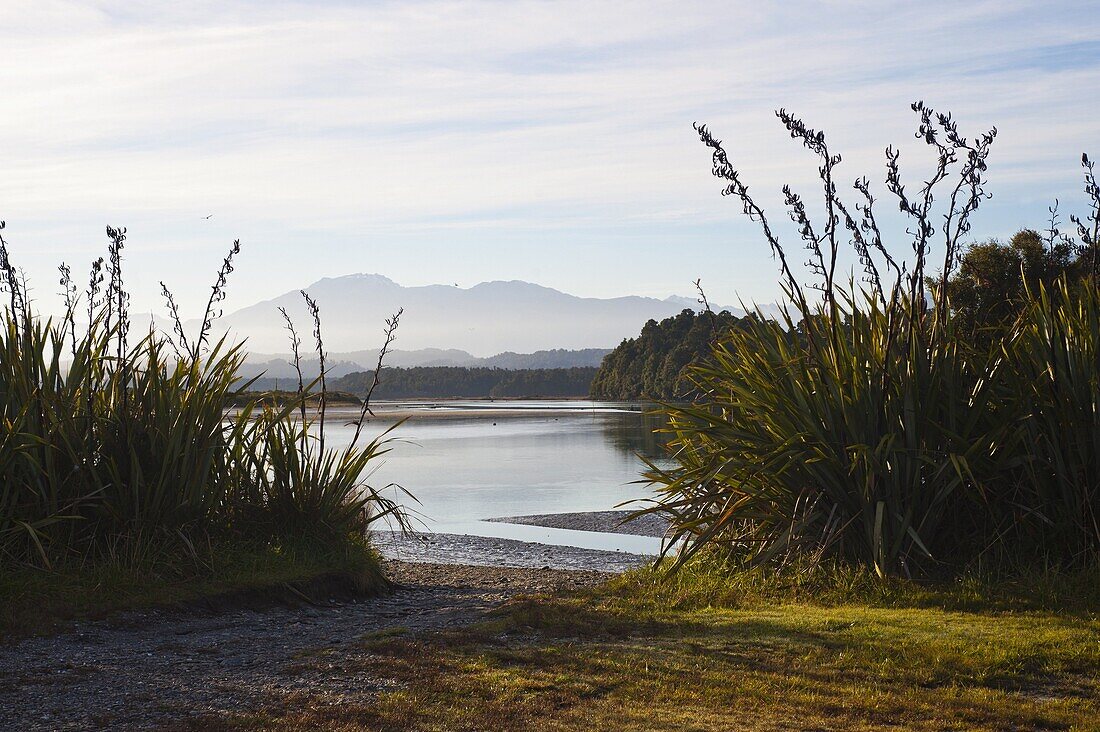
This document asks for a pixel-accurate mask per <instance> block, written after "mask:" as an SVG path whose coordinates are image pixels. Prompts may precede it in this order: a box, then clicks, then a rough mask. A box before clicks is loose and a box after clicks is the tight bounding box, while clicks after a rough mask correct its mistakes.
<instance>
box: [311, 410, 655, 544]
mask: <svg viewBox="0 0 1100 732" xmlns="http://www.w3.org/2000/svg"><path fill="white" fill-rule="evenodd" d="M539 406H540V403H537V402H535V403H520V404H518V405H514V406H511V405H510V406H509V407H506V408H505V409H501V408H500V403H493V404H489V403H487V402H482V403H466V404H465V405H458V404H454V403H451V404H447V405H445V406H435V405H423V406H421V405H410V404H403V405H399V406H397V407H390V409H391V412H390V414H389V416H388V417H387V414H386V413H385V412H382V413H380V419H378V420H375V421H372V423H371V424H370V426H369V429H368V434H370V433H372V432H373V431H375V430H378V431H380V430H381V429H382V428H383V427H384V426H385V425H386V424H387V421H388V423H390V424H392V422H393V421H394V419H395V418H397V417H399V416H408V415H410V414H411V415H412V418H411V419H409V420H408V421H407V422H405V423H404V424H402V425H400V426H399V427H398V428H397V429H396V430H395V431H394V432H393V433H392V435H393V436H394V437H396V438H397V440H398V441H397V442H396V443H394V445H393V450H392V451H391V452H390V453H389V454H388V455H386V457H385V459H384V462H382V463H381V464H380V465H379V466H378V467H377V468H376V469H375V472H374V473H373V474H372V475H371V478H370V482H371V484H372V485H376V486H381V485H386V484H387V483H391V482H392V483H398V484H400V485H401V486H403V487H404V488H406V489H407V490H409V491H410V492H412V493H413V494H414V495H415V496H416V498H417V499H418V500H419V505H414V506H412V508H414V509H415V510H416V511H417V512H418V514H419V516H420V517H421V519H422V521H423V523H424V524H425V526H426V527H427V528H428V529H429V530H431V531H436V532H440V533H459V534H470V535H475V536H497V537H501V538H515V539H521V540H526V541H541V542H544V543H553V544H563V545H568V546H586V547H588V548H598V549H615V550H619V551H634V552H639V551H647V552H650V553H651V552H656V551H657V550H658V549H659V545H660V542H659V541H658V540H656V539H648V538H639V537H623V536H622V535H615V534H599V533H595V532H577V531H569V532H566V531H561V530H555V529H542V528H538V529H537V530H536V529H535V528H533V527H521V526H514V525H511V524H492V523H486V522H485V521H484V519H487V518H492V517H499V516H518V515H528V514H543V513H566V512H574V511H603V510H610V509H613V508H615V507H616V506H618V505H620V504H622V503H624V502H626V501H631V500H636V499H644V498H647V497H649V496H650V495H651V493H650V490H649V488H648V487H647V486H644V485H640V484H639V483H638V481H639V480H640V478H641V472H642V470H644V465H643V464H642V462H641V460H639V458H638V454H641V455H645V456H646V457H649V458H660V457H662V456H663V455H664V454H665V453H664V452H663V449H662V444H663V437H662V436H660V435H654V433H653V430H654V429H656V428H658V427H660V426H661V420H660V418H659V417H656V416H653V415H646V414H643V413H642V411H641V406H640V405H636V404H635V405H622V404H614V403H582V404H581V405H578V403H575V402H574V403H564V404H563V405H556V404H553V405H550V406H548V407H547V406H543V407H542V408H539ZM436 409H445V410H446V411H447V414H446V415H441V414H439V413H438V412H437V413H436V414H437V416H423V417H421V416H419V415H422V414H424V412H426V411H428V410H436ZM418 410H423V411H422V412H418ZM352 431H353V430H352V429H351V428H349V427H347V426H345V425H343V424H341V423H340V422H339V421H336V420H334V421H333V422H330V423H329V425H328V440H329V441H330V444H337V443H338V442H340V441H346V440H348V439H350V436H351V432H352Z"/></svg>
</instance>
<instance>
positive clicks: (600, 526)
mask: <svg viewBox="0 0 1100 732" xmlns="http://www.w3.org/2000/svg"><path fill="white" fill-rule="evenodd" d="M632 513H634V511H586V512H583V513H543V514H534V515H532V516H504V517H501V518H491V519H486V521H495V522H497V523H502V524H524V525H527V526H545V527H546V528H548V529H573V530H574V531H599V532H602V533H605V534H632V535H634V536H655V537H658V538H661V537H664V535H665V534H666V533H667V532H668V526H669V522H668V519H667V518H665V517H664V516H659V515H657V514H654V513H650V514H646V515H645V516H640V517H638V518H636V519H634V520H633V521H627V520H626V519H627V518H628V517H629V516H630V515H631V514H632Z"/></svg>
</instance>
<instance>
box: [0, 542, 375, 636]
mask: <svg viewBox="0 0 1100 732" xmlns="http://www.w3.org/2000/svg"><path fill="white" fill-rule="evenodd" d="M156 555H157V553H156V552H150V553H149V554H148V556H147V557H138V558H128V559H127V560H126V561H113V562H112V561H100V562H97V563H94V564H89V563H82V564H79V565H76V564H74V565H73V566H71V567H57V568H54V569H53V570H50V571H45V570H38V569H32V568H10V567H5V568H2V569H0V639H4V638H10V637H19V636H24V635H28V634H33V633H48V632H51V631H54V630H56V629H58V628H59V627H60V626H62V625H63V624H64V623H65V622H66V621H69V620H75V619H81V618H99V617H106V616H108V615H110V614H112V613H115V612H118V611H123V610H133V609H139V608H149V607H162V608H173V607H176V608H179V607H186V606H187V605H188V604H192V603H201V604H204V605H206V606H209V607H213V608H217V607H219V606H224V607H233V606H234V605H264V604H270V603H271V602H272V601H273V600H279V599H282V598H285V597H290V596H295V595H296V594H297V593H299V592H303V591H304V592H309V591H310V588H311V587H314V586H316V587H324V588H325V589H331V590H334V591H336V592H349V591H350V592H361V593H370V592H373V591H377V590H378V589H379V588H380V587H381V586H382V585H383V584H384V583H385V580H384V579H383V578H382V573H381V570H380V568H379V563H378V559H377V557H376V555H375V554H374V552H373V551H372V550H371V549H370V548H369V547H368V546H367V545H366V544H349V545H348V546H346V547H344V548H342V549H340V550H332V551H318V550H316V549H289V550H287V549H278V548H273V547H249V546H233V545H225V544H221V545H216V546H214V547H204V548H203V551H202V553H201V554H199V553H198V552H196V554H195V555H194V556H190V557H188V556H181V555H180V553H179V552H164V553H163V556H165V557H171V559H170V560H167V559H164V558H160V559H155V560H154V557H155V556H156ZM290 599H293V597H290Z"/></svg>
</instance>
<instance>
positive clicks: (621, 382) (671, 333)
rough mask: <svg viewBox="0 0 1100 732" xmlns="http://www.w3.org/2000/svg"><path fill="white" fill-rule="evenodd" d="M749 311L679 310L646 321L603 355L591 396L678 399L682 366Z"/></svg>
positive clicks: (682, 391) (683, 391)
mask: <svg viewBox="0 0 1100 732" xmlns="http://www.w3.org/2000/svg"><path fill="white" fill-rule="evenodd" d="M751 317H754V316H747V317H746V318H738V317H737V316H735V315H733V314H731V313H729V312H727V311H722V312H720V313H713V312H710V311H709V310H708V311H703V312H701V313H696V312H695V311H694V310H684V311H683V312H681V313H680V314H679V315H675V316H673V317H671V318H665V319H664V320H662V321H661V322H659V323H658V322H657V321H656V320H650V321H649V322H648V323H646V324H645V326H644V327H643V328H642V333H641V335H639V336H638V337H637V338H628V339H626V340H624V341H623V342H622V343H621V344H619V347H618V348H616V349H615V350H613V351H612V352H611V353H609V354H607V356H605V357H604V360H603V363H602V364H601V365H600V370H599V371H598V372H597V373H596V377H595V379H593V381H592V391H591V396H592V398H593V399H612V400H632V399H662V400H665V399H683V398H687V397H689V396H690V388H689V386H688V384H687V382H686V381H685V380H684V379H683V376H684V371H685V369H686V367H687V366H689V365H690V364H692V363H694V362H695V361H696V360H698V359H700V358H703V357H706V356H707V355H708V354H709V353H710V351H711V345H712V344H713V342H714V339H715V338H716V337H720V336H721V335H722V334H723V333H727V332H729V330H730V329H731V328H736V327H738V325H740V324H741V323H742V322H745V321H747V320H748V319H749V318H751Z"/></svg>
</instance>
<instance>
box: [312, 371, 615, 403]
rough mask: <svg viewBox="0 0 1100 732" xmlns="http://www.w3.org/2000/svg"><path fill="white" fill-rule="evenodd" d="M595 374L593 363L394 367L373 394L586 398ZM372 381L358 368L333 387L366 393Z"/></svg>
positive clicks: (396, 396)
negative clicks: (546, 366)
mask: <svg viewBox="0 0 1100 732" xmlns="http://www.w3.org/2000/svg"><path fill="white" fill-rule="evenodd" d="M595 375H596V368H594V367H590V366H578V367H574V368H568V369H496V368H492V369H490V368H465V367H461V366H420V367H415V368H407V369H401V368H390V369H385V370H384V371H383V372H382V379H381V381H380V383H379V384H378V387H377V388H376V389H375V390H374V394H373V398H374V399H442V398H447V397H460V398H466V399H476V398H486V397H492V398H507V397H583V396H587V395H588V392H589V389H590V387H591V385H592V378H593V377H594V376H595ZM373 379H374V374H373V372H370V371H360V372H356V373H352V374H348V375H346V376H343V377H341V378H339V379H337V380H335V381H334V382H333V383H332V387H333V388H334V389H339V390H341V391H347V392H351V393H353V394H356V395H358V396H363V395H365V394H366V393H367V391H368V390H369V389H370V386H371V383H372V381H373Z"/></svg>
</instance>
